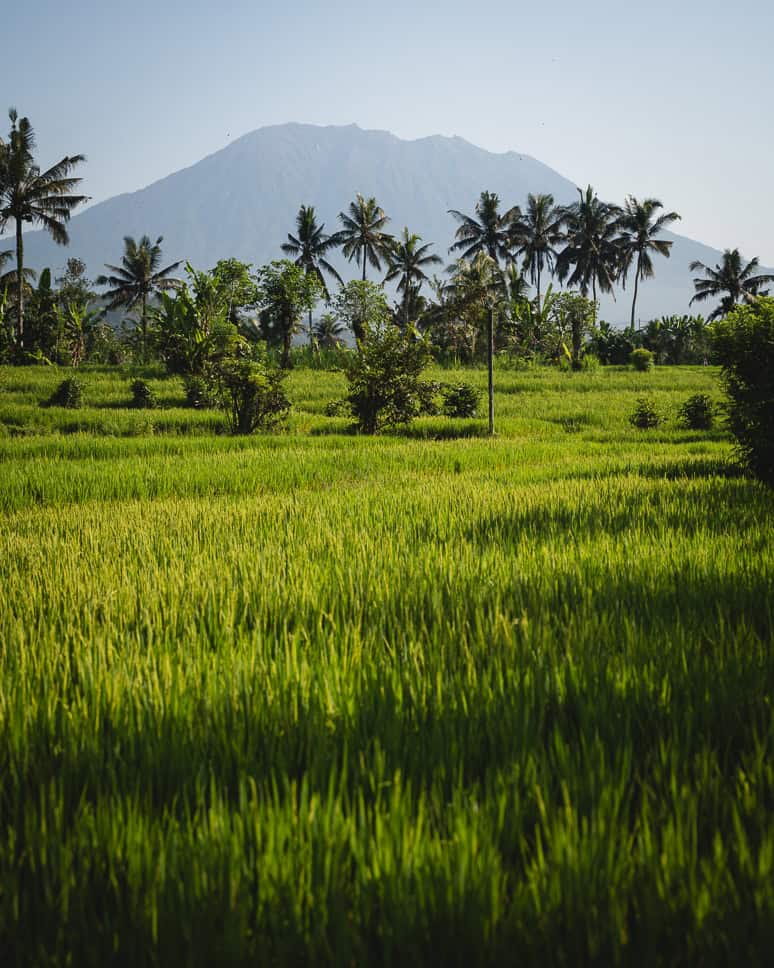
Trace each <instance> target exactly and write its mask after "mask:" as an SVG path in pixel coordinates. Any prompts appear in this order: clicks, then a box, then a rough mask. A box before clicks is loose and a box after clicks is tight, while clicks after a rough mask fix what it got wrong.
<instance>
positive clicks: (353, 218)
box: [334, 193, 392, 282]
mask: <svg viewBox="0 0 774 968" xmlns="http://www.w3.org/2000/svg"><path fill="white" fill-rule="evenodd" d="M339 221H340V222H341V225H342V228H341V229H340V230H339V231H338V232H337V233H336V235H335V236H334V239H335V242H336V245H340V246H341V249H342V252H343V253H344V255H345V256H346V257H347V258H348V259H349V261H350V262H352V260H353V259H354V260H355V261H356V262H360V261H362V263H363V282H365V281H366V265H367V264H368V263H370V264H371V265H372V266H373V268H374V269H377V270H381V268H382V259H385V258H386V257H387V254H388V253H389V251H390V245H391V242H392V239H391V237H390V236H389V235H388V234H387V233H386V232H384V231H383V229H384V227H385V225H387V223H388V222H389V221H390V220H389V219H388V218H387V216H386V215H385V214H384V210H383V209H382V208H380V207H379V205H378V204H377V202H376V199H375V198H368V199H366V198H363V196H362V195H361V194H360V193H358V194H357V196H356V198H355V201H354V202H350V203H349V213H347V212H339Z"/></svg>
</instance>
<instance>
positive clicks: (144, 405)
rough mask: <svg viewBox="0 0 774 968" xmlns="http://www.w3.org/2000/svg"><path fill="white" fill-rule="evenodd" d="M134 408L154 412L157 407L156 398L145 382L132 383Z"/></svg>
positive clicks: (136, 381)
mask: <svg viewBox="0 0 774 968" xmlns="http://www.w3.org/2000/svg"><path fill="white" fill-rule="evenodd" d="M132 406H133V407H135V408H136V409H137V410H152V409H153V408H154V407H155V406H156V397H155V395H154V393H153V390H151V388H150V387H149V386H148V384H147V383H146V382H145V380H135V381H134V383H132Z"/></svg>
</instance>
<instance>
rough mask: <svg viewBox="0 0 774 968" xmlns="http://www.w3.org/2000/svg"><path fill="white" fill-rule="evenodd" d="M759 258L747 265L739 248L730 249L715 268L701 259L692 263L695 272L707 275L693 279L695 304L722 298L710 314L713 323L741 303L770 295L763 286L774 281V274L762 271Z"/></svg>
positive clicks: (692, 269)
mask: <svg viewBox="0 0 774 968" xmlns="http://www.w3.org/2000/svg"><path fill="white" fill-rule="evenodd" d="M758 267H759V262H758V259H757V258H756V259H751V260H750V261H749V262H748V263H746V264H745V260H744V259H743V258H742V256H741V254H740V252H739V249H726V250H725V252H724V253H723V258H722V260H721V262H720V263H719V264H718V265H716V266H715V268H714V269H711V268H710V267H709V266H706V265H704V263H703V262H700V261H699V260H698V259H697V260H696V261H694V262H692V263H691V272H698V271H699V270H701V271H702V272H703V276H697V277H696V278H695V279H694V280H693V286H694V289H695V290H696V294H695V295H694V297H693V299H691V303H692V304H693V303H695V302H702V301H704V300H706V299H718V298H720V303H719V304H718V305H717V306H716V307H715V308H714V309H713V310H712V312H711V313H710V314H709V316H708V317H707V318H708V320H709V321H710V322H712V321H713V320H715V319H719V318H721V317H722V316H725V315H727V314H728V313H730V312H731V310H732V309H733V308H734V306H736V305H738V304H739V303H748V304H749V303H751V302H753V301H754V300H755V298H756V296H758V295H767V294H768V291H764V292H762V291H761V287H762V286H764V285H766V284H767V283H769V282H774V275H771V274H770V273H758V272H757V269H758Z"/></svg>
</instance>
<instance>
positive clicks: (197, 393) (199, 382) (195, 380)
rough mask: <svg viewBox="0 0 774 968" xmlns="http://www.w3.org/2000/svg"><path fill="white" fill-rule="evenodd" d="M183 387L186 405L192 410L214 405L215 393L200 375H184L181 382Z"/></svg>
mask: <svg viewBox="0 0 774 968" xmlns="http://www.w3.org/2000/svg"><path fill="white" fill-rule="evenodd" d="M183 386H184V387H185V402H186V405H187V406H189V407H192V408H193V409H194V410H205V409H207V408H208V407H214V406H215V405H216V402H217V401H216V400H215V395H214V393H213V389H212V386H211V385H210V383H209V382H208V381H207V380H205V378H204V377H202V376H189V377H186V379H185V382H184V384H183Z"/></svg>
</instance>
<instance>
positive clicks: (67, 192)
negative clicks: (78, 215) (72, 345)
mask: <svg viewBox="0 0 774 968" xmlns="http://www.w3.org/2000/svg"><path fill="white" fill-rule="evenodd" d="M8 116H9V118H10V120H11V131H10V134H9V136H8V141H7V142H4V141H2V140H0V234H2V233H4V232H5V230H6V227H7V225H8V223H9V222H11V223H13V224H14V226H15V229H16V304H15V309H16V319H17V328H16V340H17V342H18V347H19V349H20V350H23V349H24V337H25V334H24V298H25V282H26V278H27V277H26V273H25V269H24V239H23V226H24V225H25V224H27V225H41V226H42V227H43V229H44V230H45V231H46V232H48V233H49V235H50V236H51V237H52V239H53V240H54V242H56V243H57V244H58V245H66V244H67V243H68V241H69V237H68V235H67V228H66V225H67V222H68V221H69V219H70V216H71V214H72V212H73V210H74V209H75V208H77V207H78V205H80V204H82V203H83V202H85V201H88V199H87V198H86V196H85V195H75V194H73V190H74V189H75V188H76V187H77V186H78V185H79V184H80V181H81V179H80V178H75V177H73V171H74V170H75V169H76V168H77V167H78V165H80V164H81V163H82V162H83V161H84V160H85V159H84V157H83V155H66V156H65V157H64V158H62V159H61V160H60V161H58V162H57V163H56V164H55V165H53V166H52V167H51V168H49V169H47V170H46V171H43V172H42V171H41V170H40V167H39V166H38V164H37V162H36V161H35V132H34V130H33V128H32V125H31V124H30V122H29V119H28V118H21V119H20V118H19V116H18V114H17V113H16V110H15V109H14V108H11V110H10V111H9V112H8Z"/></svg>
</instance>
